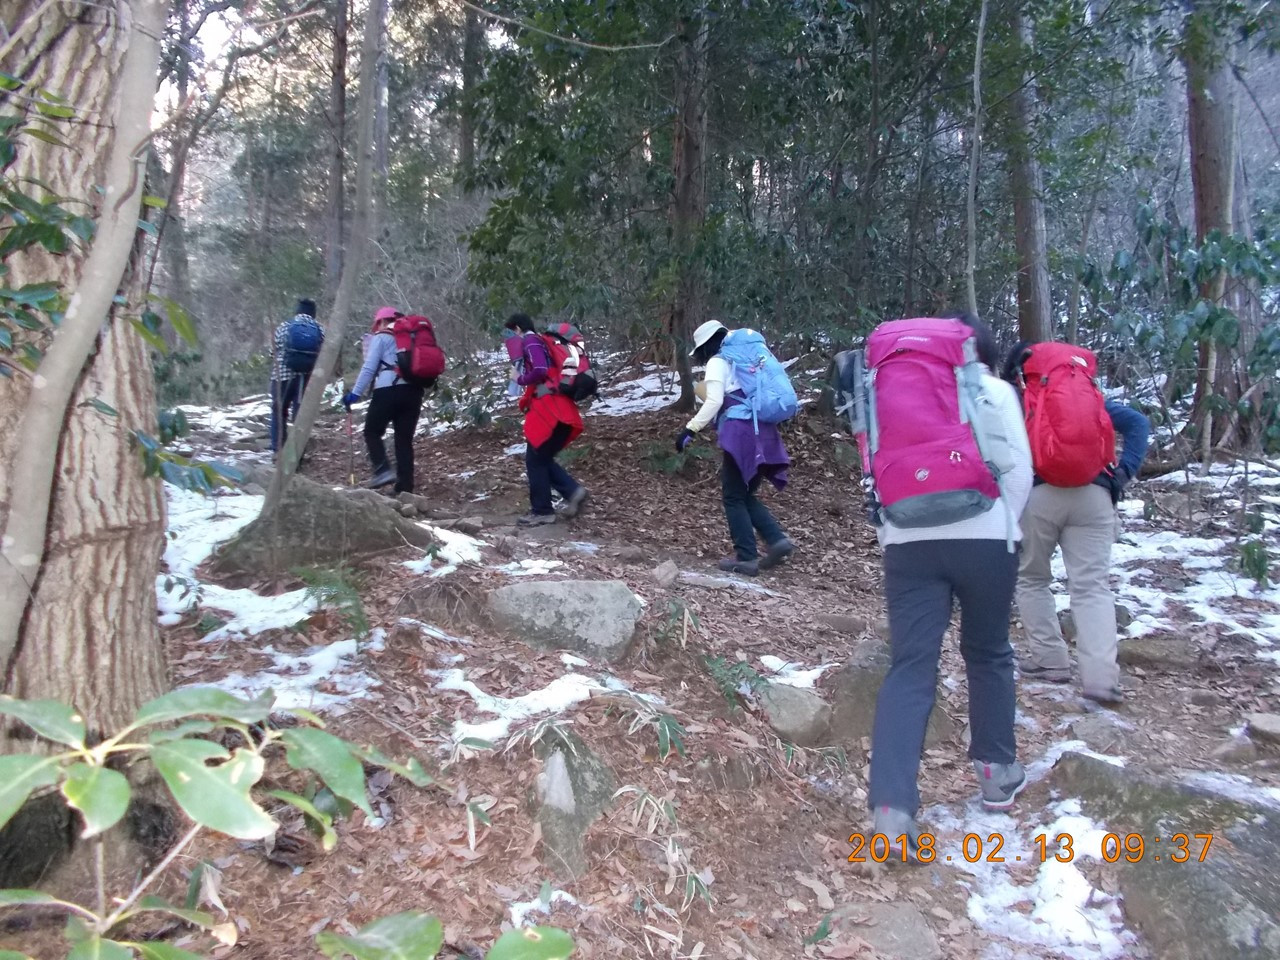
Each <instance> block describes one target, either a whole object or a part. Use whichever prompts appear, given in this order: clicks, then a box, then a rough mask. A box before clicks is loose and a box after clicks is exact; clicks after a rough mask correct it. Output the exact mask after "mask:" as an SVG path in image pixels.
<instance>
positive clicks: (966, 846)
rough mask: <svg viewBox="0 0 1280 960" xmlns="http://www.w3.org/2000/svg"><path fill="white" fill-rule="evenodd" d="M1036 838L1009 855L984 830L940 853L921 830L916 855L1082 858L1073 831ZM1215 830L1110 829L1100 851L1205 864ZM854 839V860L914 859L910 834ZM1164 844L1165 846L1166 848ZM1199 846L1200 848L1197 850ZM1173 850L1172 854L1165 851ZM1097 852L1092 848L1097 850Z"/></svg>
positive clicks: (928, 858) (929, 858)
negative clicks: (1025, 850)
mask: <svg viewBox="0 0 1280 960" xmlns="http://www.w3.org/2000/svg"><path fill="white" fill-rule="evenodd" d="M1032 841H1033V843H1034V845H1035V852H1034V853H1032V854H1028V855H1027V856H1025V857H1024V856H1023V855H1022V854H1015V855H1012V856H1010V855H1008V854H1006V853H1004V852H1003V851H1004V845H1005V837H1004V835H1003V834H1001V833H992V834H989V835H987V836H986V837H985V838H984V837H983V836H982V835H981V834H977V833H966V834H965V835H964V838H963V839H962V840H961V842H960V849H959V851H957V852H956V853H954V854H940V853H939V851H938V847H937V838H936V837H935V836H934V835H933V834H931V833H921V834H920V836H919V839H918V840H917V846H918V852H917V854H916V857H915V859H916V860H917V861H918V862H920V863H932V862H933V861H935V860H939V859H941V860H944V861H957V860H963V861H964V862H966V863H977V862H978V861H980V860H981V861H986V862H987V863H1005V862H1007V861H1010V860H1013V861H1022V860H1031V861H1034V860H1039V861H1040V862H1041V863H1044V862H1045V861H1047V860H1048V859H1049V858H1050V857H1052V858H1053V859H1054V860H1057V861H1058V862H1060V863H1070V862H1071V861H1072V860H1074V859H1075V857H1076V852H1077V851H1076V839H1075V837H1074V836H1072V835H1071V834H1069V833H1059V834H1056V835H1053V836H1050V835H1049V834H1047V833H1040V834H1036V835H1035V836H1034V837H1033V838H1032ZM1212 842H1213V835H1212V834H1209V833H1194V834H1186V833H1175V834H1173V835H1172V836H1169V837H1151V838H1146V837H1144V836H1143V835H1142V834H1140V833H1126V834H1119V833H1108V834H1106V835H1104V836H1103V838H1102V849H1101V850H1100V851H1099V852H1098V854H1096V855H1100V856H1101V857H1102V859H1103V860H1105V861H1106V862H1107V863H1118V862H1119V861H1121V860H1124V861H1125V862H1127V863H1138V862H1139V861H1141V860H1143V859H1151V860H1153V861H1156V862H1159V861H1160V860H1169V861H1171V862H1173V863H1187V862H1188V861H1189V860H1191V859H1192V858H1193V857H1194V858H1195V860H1196V862H1197V863H1203V862H1204V860H1205V857H1207V856H1208V855H1209V845H1210V844H1211V843H1212ZM849 844H850V845H851V846H852V847H853V852H852V853H850V854H849V857H848V861H849V862H850V863H866V862H867V861H868V860H870V861H872V862H873V863H886V862H887V861H889V860H901V861H902V862H903V863H905V862H907V861H908V860H909V859H911V856H910V854H909V852H908V851H909V849H910V848H909V841H908V838H907V836H906V834H903V835H901V836H898V837H889V836H886V835H885V834H883V833H876V834H871V835H870V836H867V835H865V834H861V833H854V834H850V836H849ZM1161 844H1163V845H1164V846H1163V848H1162V847H1161ZM1199 844H1203V845H1202V846H1199V850H1198V852H1197V851H1196V850H1195V849H1194V848H1195V846H1196V845H1199ZM1162 849H1163V850H1167V851H1168V853H1163V852H1162ZM1091 853H1092V851H1091Z"/></svg>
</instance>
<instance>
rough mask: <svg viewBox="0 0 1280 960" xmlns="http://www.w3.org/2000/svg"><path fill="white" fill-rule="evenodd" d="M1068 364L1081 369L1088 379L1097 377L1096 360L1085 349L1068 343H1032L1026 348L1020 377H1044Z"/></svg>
mask: <svg viewBox="0 0 1280 960" xmlns="http://www.w3.org/2000/svg"><path fill="white" fill-rule="evenodd" d="M1068 364H1069V365H1072V366H1076V367H1083V368H1084V372H1085V374H1086V375H1087V376H1088V377H1089V378H1090V379H1093V378H1094V377H1096V376H1097V375H1098V358H1097V357H1096V356H1095V355H1094V353H1093V351H1092V350H1089V349H1088V348H1086V347H1077V346H1075V345H1074V344H1070V343H1033V344H1031V345H1030V346H1028V347H1027V356H1026V359H1025V360H1023V361H1022V376H1023V379H1024V380H1025V379H1026V378H1027V377H1028V375H1030V376H1031V377H1032V378H1035V377H1044V376H1046V375H1047V374H1048V373H1049V372H1050V371H1052V370H1054V369H1056V368H1057V367H1061V366H1064V365H1068Z"/></svg>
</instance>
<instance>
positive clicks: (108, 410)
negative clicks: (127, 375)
mask: <svg viewBox="0 0 1280 960" xmlns="http://www.w3.org/2000/svg"><path fill="white" fill-rule="evenodd" d="M83 405H84V406H90V407H93V409H95V410H97V411H98V412H99V413H105V414H106V415H107V416H108V417H118V416H120V411H119V410H117V409H116V408H115V407H113V406H111V404H109V403H106V402H104V401H102V400H99V399H98V398H97V397H93V398H92V399H90V400H86V401H85V402H84V404H83Z"/></svg>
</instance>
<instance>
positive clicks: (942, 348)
mask: <svg viewBox="0 0 1280 960" xmlns="http://www.w3.org/2000/svg"><path fill="white" fill-rule="evenodd" d="M866 369H867V376H866V378H865V383H866V387H865V391H866V397H865V400H864V401H863V402H864V403H865V416H864V417H863V421H862V422H863V423H865V426H866V433H867V438H866V439H867V442H866V448H867V456H868V458H869V460H870V468H871V477H872V479H873V482H874V485H875V494H876V499H877V501H878V503H879V511H878V517H877V520H878V521H879V522H884V521H888V522H889V523H892V524H893V525H894V526H897V527H934V526H940V525H942V524H947V523H955V522H957V521H959V520H966V519H968V518H969V517H973V516H977V515H978V514H980V513H984V512H986V511H987V510H990V509H991V507H992V506H993V505H994V504H995V502H996V501H997V500H998V499H999V498H1000V485H999V482H998V479H999V477H1000V475H1001V473H1002V471H1004V470H1007V469H1010V468H1011V467H1012V461H1011V458H1010V456H1009V454H1008V449H1007V444H1008V441H1007V439H1006V438H1005V437H1004V436H1003V430H1002V429H1000V428H999V427H998V422H999V417H998V411H996V408H995V406H994V405H993V404H992V403H991V401H990V400H989V399H988V398H987V397H985V396H984V395H983V392H982V375H983V366H982V364H981V363H979V361H978V357H977V349H976V343H975V340H974V335H973V330H972V329H970V328H969V327H968V326H967V325H966V324H964V323H963V322H961V321H959V320H953V319H935V318H916V319H912V320H892V321H889V322H887V323H882V324H880V326H878V327H877V328H876V329H875V331H874V332H873V333H872V334H871V336H870V337H869V338H868V340H867V348H866ZM992 434H999V435H992ZM984 453H985V455H984Z"/></svg>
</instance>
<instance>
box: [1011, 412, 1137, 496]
mask: <svg viewBox="0 0 1280 960" xmlns="http://www.w3.org/2000/svg"><path fill="white" fill-rule="evenodd" d="M1106 409H1107V415H1108V416H1109V417H1111V425H1112V426H1113V427H1115V431H1116V435H1117V436H1118V437H1119V438H1120V446H1121V450H1120V461H1119V463H1117V464H1116V468H1115V471H1114V472H1113V471H1111V470H1103V471H1102V472H1101V473H1099V474H1098V475H1097V476H1096V477H1094V478H1093V481H1092V482H1093V483H1096V484H1097V485H1098V486H1100V487H1106V488H1107V489H1108V490H1110V491H1111V500H1112V502H1117V501H1119V500H1120V498H1121V497H1122V496H1123V495H1124V488H1125V487H1126V486H1127V485H1128V483H1129V481H1130V480H1132V479H1133V478H1134V477H1136V476H1137V475H1138V470H1139V469H1140V468H1141V467H1142V461H1143V460H1145V459H1146V456H1147V445H1148V444H1149V443H1150V442H1151V423H1150V421H1149V420H1147V418H1146V417H1144V416H1143V415H1142V414H1141V413H1139V412H1138V411H1137V410H1135V409H1133V407H1130V406H1127V405H1126V404H1123V403H1120V402H1118V401H1116V400H1108V401H1107V403H1106ZM1042 483H1044V481H1043V480H1041V479H1040V477H1039V476H1037V477H1036V478H1035V485H1036V486H1039V485H1040V484H1042Z"/></svg>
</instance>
